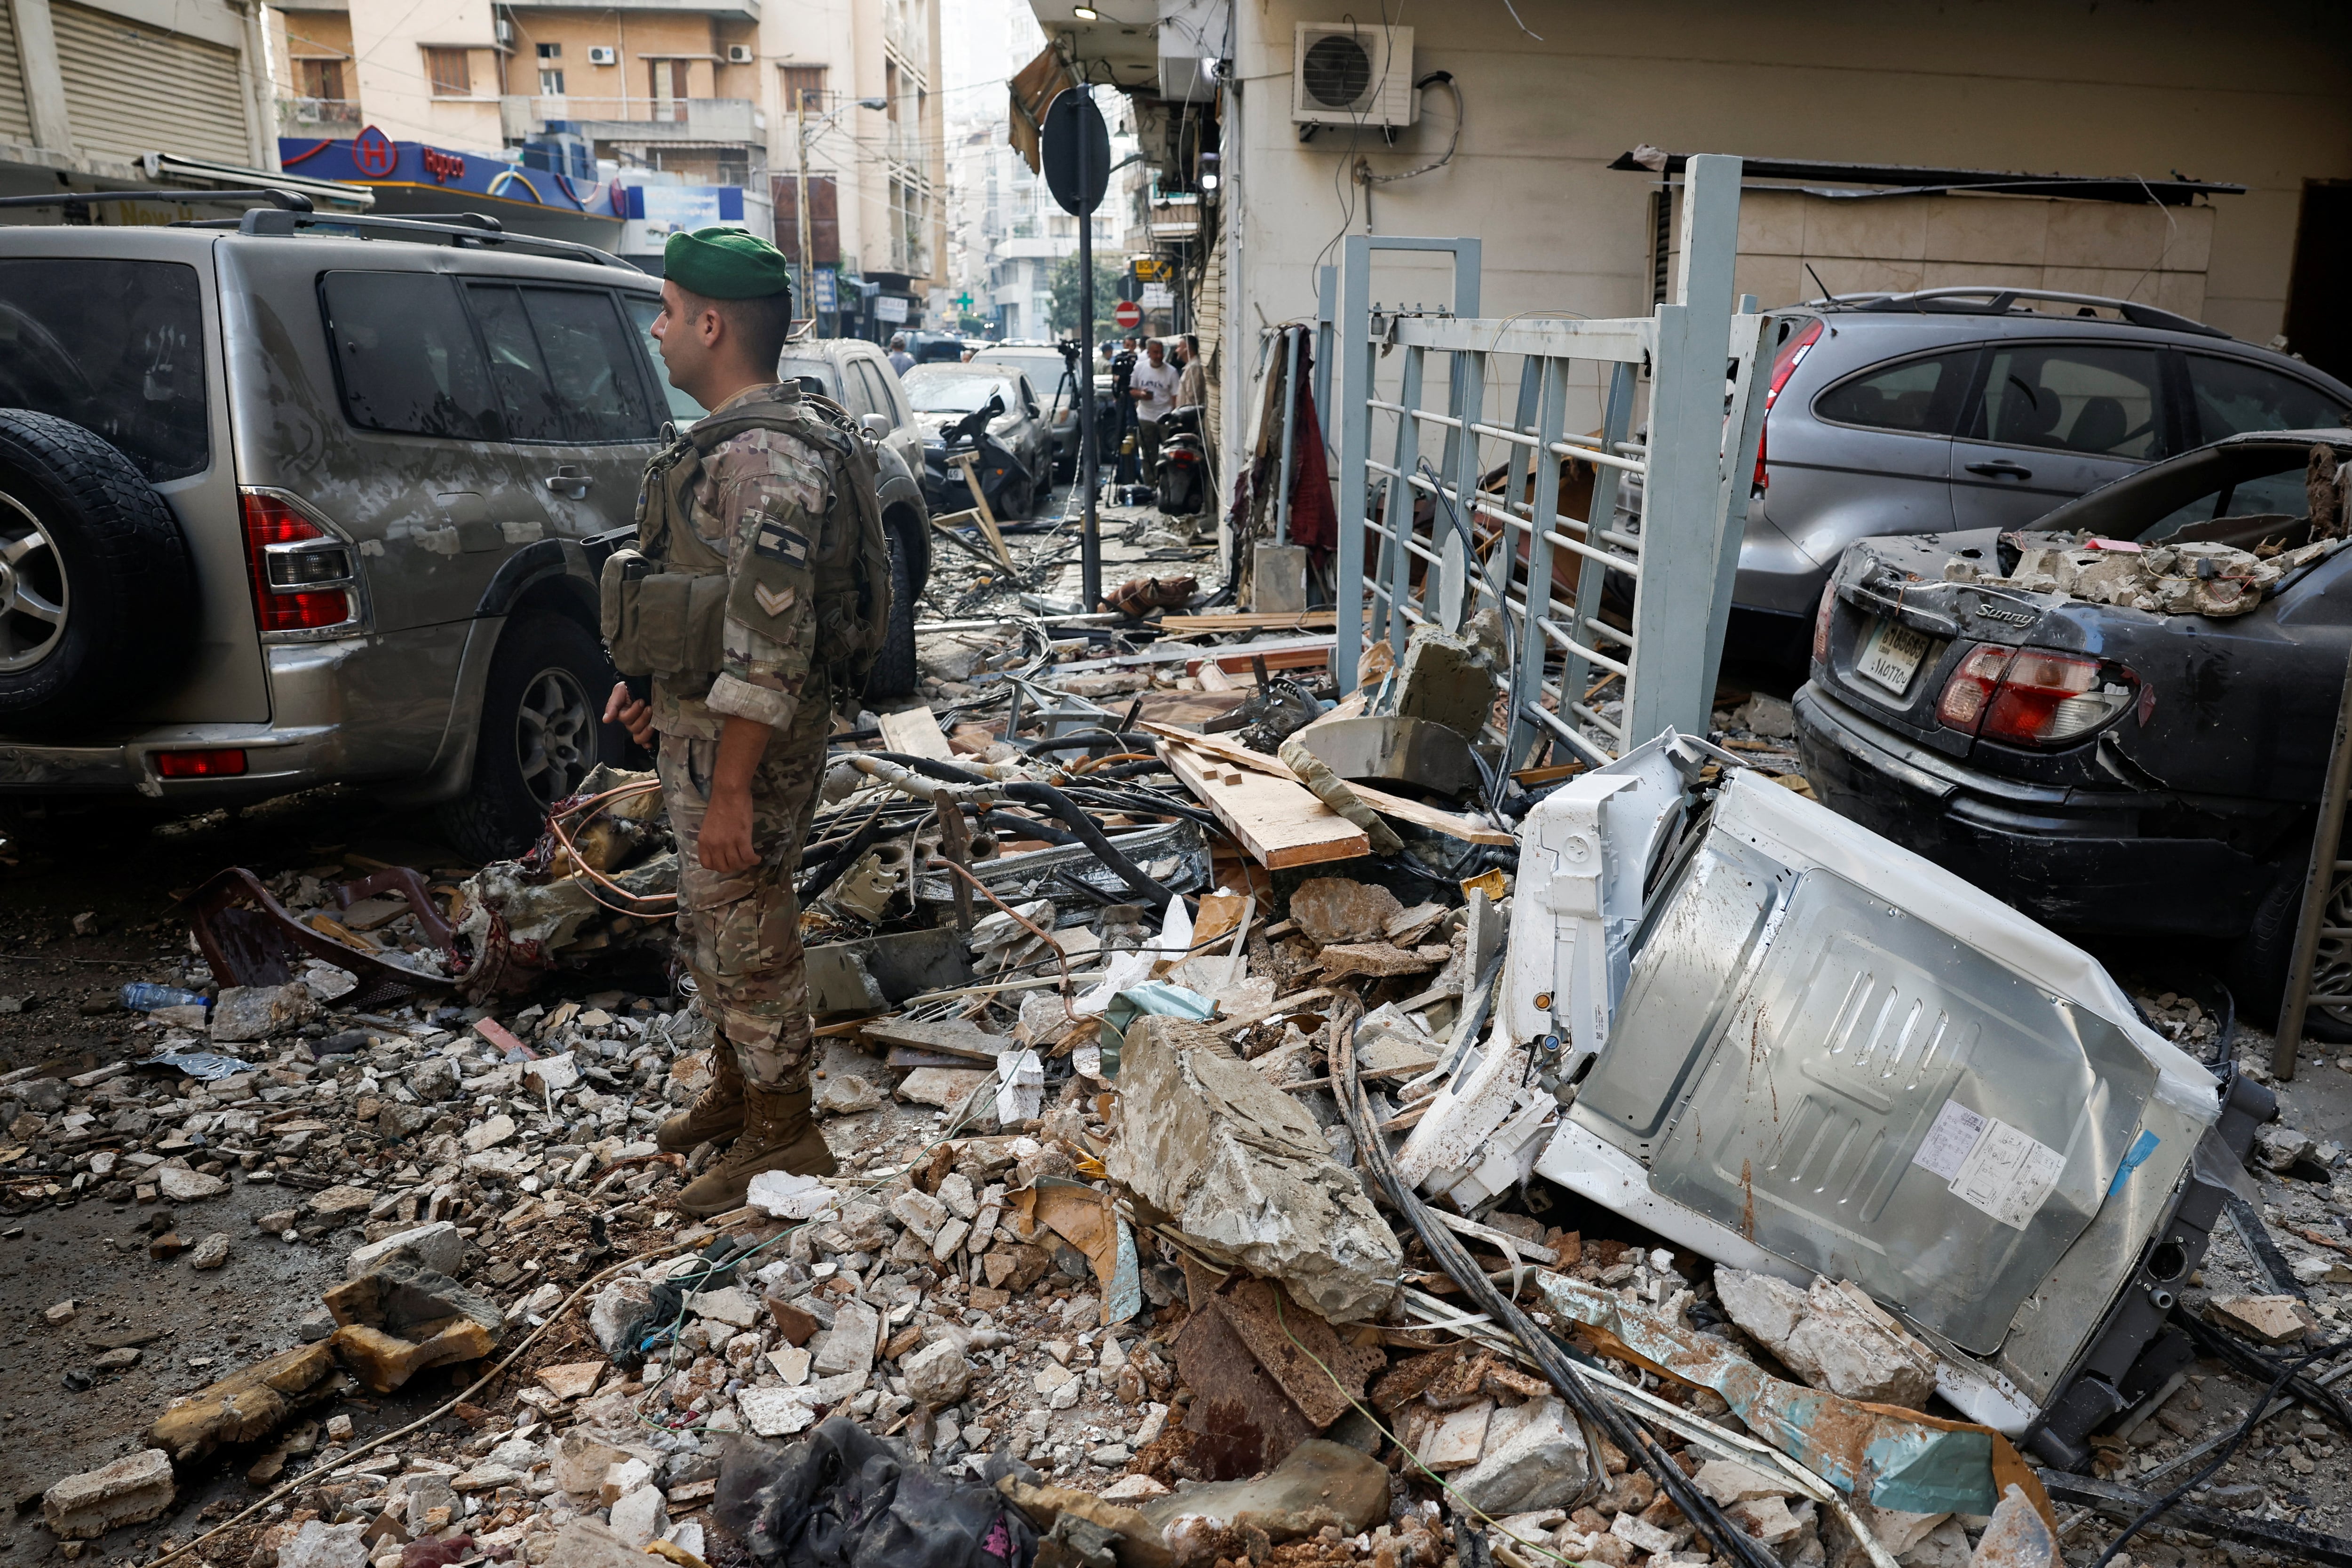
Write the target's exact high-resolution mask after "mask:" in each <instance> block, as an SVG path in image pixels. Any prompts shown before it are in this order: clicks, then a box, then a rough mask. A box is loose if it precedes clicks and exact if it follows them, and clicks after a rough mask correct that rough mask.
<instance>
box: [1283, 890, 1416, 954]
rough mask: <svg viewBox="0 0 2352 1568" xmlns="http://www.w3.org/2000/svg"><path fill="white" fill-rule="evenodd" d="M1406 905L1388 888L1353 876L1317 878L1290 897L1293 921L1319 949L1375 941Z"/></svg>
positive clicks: (1384, 932)
mask: <svg viewBox="0 0 2352 1568" xmlns="http://www.w3.org/2000/svg"><path fill="white" fill-rule="evenodd" d="M1403 912H1404V905H1403V904H1402V903H1400V902H1398V901H1397V896H1396V895H1395V894H1394V893H1391V892H1390V891H1389V890H1388V889H1386V888H1383V887H1381V886H1379V885H1377V884H1375V883H1371V882H1359V881H1357V880H1355V879H1353V878H1351V877H1315V878H1310V879H1307V881H1304V882H1301V883H1300V884H1299V885H1298V890H1297V891H1296V892H1294V893H1292V894H1291V895H1290V918H1291V919H1292V920H1294V921H1297V922H1298V929H1299V930H1300V931H1303V932H1305V933H1306V935H1307V940H1308V941H1310V942H1314V943H1315V944H1316V945H1317V946H1318V947H1319V946H1324V945H1326V944H1328V943H1330V942H1376V941H1378V940H1380V939H1381V938H1382V937H1385V936H1386V935H1387V934H1388V927H1389V921H1391V920H1393V919H1395V918H1396V917H1397V916H1398V915H1400V914H1402V913H1403Z"/></svg>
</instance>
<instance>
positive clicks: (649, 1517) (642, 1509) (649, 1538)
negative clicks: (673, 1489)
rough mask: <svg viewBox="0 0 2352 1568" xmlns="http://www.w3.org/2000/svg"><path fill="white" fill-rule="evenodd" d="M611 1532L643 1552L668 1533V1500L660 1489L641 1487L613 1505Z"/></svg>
mask: <svg viewBox="0 0 2352 1568" xmlns="http://www.w3.org/2000/svg"><path fill="white" fill-rule="evenodd" d="M612 1529H613V1533H614V1535H616V1536H618V1537H619V1538H620V1540H621V1542H622V1543H623V1544H624V1545H627V1546H634V1547H635V1548H636V1549H637V1550H638V1551H640V1552H642V1551H644V1550H645V1549H646V1547H647V1546H649V1545H651V1544H652V1543H653V1542H655V1541H656V1540H658V1539H659V1538H660V1537H661V1536H662V1535H663V1534H664V1533H665V1532H667V1531H668V1529H669V1500H667V1498H665V1497H663V1496H662V1494H661V1489H660V1488H659V1487H655V1486H642V1487H639V1488H637V1489H635V1491H632V1492H629V1493H627V1494H626V1495H625V1496H624V1497H622V1498H621V1499H620V1500H618V1501H616V1502H614V1504H613V1511H612Z"/></svg>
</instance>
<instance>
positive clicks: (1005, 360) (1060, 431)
mask: <svg viewBox="0 0 2352 1568" xmlns="http://www.w3.org/2000/svg"><path fill="white" fill-rule="evenodd" d="M964 363H966V364H967V365H970V366H972V367H974V368H977V367H980V366H982V365H994V366H1001V367H1003V368H1006V369H1011V370H1017V371H1019V372H1021V373H1022V374H1024V375H1026V376H1027V377H1028V378H1029V384H1030V385H1031V386H1032V387H1033V388H1034V389H1035V390H1036V391H1037V392H1038V393H1039V394H1040V395H1042V397H1043V400H1044V403H1045V424H1046V426H1047V427H1048V428H1049V429H1051V431H1052V432H1053V446H1054V480H1055V483H1056V484H1066V483H1068V482H1069V481H1070V480H1071V479H1074V478H1076V475H1077V471H1078V394H1077V388H1076V384H1075V383H1074V382H1072V381H1071V379H1070V377H1071V374H1072V372H1071V370H1070V362H1068V361H1066V360H1065V359H1064V358H1063V357H1062V351H1061V350H1060V349H1058V348H1056V347H1055V346H1054V345H1053V344H1052V343H1047V342H1003V343H991V344H989V345H988V346H987V347H986V348H984V349H982V350H981V351H980V352H979V353H976V354H974V355H972V356H971V359H969V360H967V361H965V362H964Z"/></svg>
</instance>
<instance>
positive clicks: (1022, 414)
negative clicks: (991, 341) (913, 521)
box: [904, 364, 1053, 518]
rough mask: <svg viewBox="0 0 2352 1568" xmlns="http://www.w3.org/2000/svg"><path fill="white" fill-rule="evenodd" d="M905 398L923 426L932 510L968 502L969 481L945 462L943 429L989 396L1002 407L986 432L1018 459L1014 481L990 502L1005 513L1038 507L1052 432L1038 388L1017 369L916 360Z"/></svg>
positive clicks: (1047, 481) (1046, 484) (1046, 482)
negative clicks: (928, 362) (1000, 498)
mask: <svg viewBox="0 0 2352 1568" xmlns="http://www.w3.org/2000/svg"><path fill="white" fill-rule="evenodd" d="M904 384H905V387H906V392H907V399H908V402H909V403H911V404H913V405H914V408H915V413H916V415H917V416H918V417H919V419H920V420H921V421H922V424H923V426H924V447H923V458H924V467H923V470H922V472H923V476H924V479H923V493H924V496H925V498H926V499H927V500H929V502H930V504H931V510H933V511H935V512H949V511H961V510H965V509H966V508H968V507H970V506H971V487H970V486H968V485H967V484H966V483H965V482H964V478H963V475H962V473H961V471H959V470H957V469H955V468H950V467H949V466H948V443H947V432H948V430H949V428H950V426H954V425H956V424H958V423H960V422H961V421H962V420H963V419H964V418H965V416H968V415H971V414H973V413H976V412H978V411H979V410H980V409H982V408H984V407H986V406H987V405H988V400H989V399H990V398H992V397H993V398H996V399H998V400H1000V401H1001V402H1002V403H1003V405H1004V412H1003V413H1002V414H999V415H998V416H995V417H994V418H993V419H991V420H990V421H989V422H988V430H989V434H990V435H992V436H993V437H996V439H997V440H999V441H1001V442H1003V444H1004V446H1005V447H1006V448H1007V449H1008V450H1009V451H1011V453H1012V454H1013V458H1015V459H1017V460H1018V461H1019V463H1020V465H1021V468H1022V470H1023V473H1022V475H1021V478H1020V479H1019V481H1018V482H1017V483H1013V484H1010V485H1007V486H1006V487H1005V488H1004V489H1003V490H1002V491H1000V492H998V493H999V494H1001V495H1002V496H1003V501H1002V503H1001V504H1000V503H999V502H998V500H997V499H996V496H994V495H992V496H991V498H990V505H991V506H992V508H993V509H994V510H996V511H997V512H998V514H999V515H1000V516H1003V517H1008V518H1025V517H1028V516H1030V515H1031V514H1032V513H1034V511H1035V510H1037V500H1038V497H1039V495H1040V493H1041V492H1045V491H1048V490H1049V489H1050V488H1051V483H1052V480H1051V478H1050V475H1051V473H1052V468H1051V464H1052V460H1053V437H1052V434H1051V432H1050V431H1049V430H1048V429H1047V427H1046V425H1045V405H1043V404H1042V403H1040V402H1039V401H1038V397H1037V389H1036V388H1035V387H1034V385H1032V384H1031V383H1030V380H1029V377H1028V376H1027V375H1026V374H1024V373H1023V372H1021V371H1019V370H1013V369H1007V368H1003V367H996V366H992V367H988V368H985V369H975V368H974V367H973V366H971V365H967V364H952V365H949V364H919V365H917V366H915V368H914V369H912V370H910V371H908V373H907V374H906V379H905V382H904Z"/></svg>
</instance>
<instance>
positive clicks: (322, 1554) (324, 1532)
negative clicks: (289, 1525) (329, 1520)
mask: <svg viewBox="0 0 2352 1568" xmlns="http://www.w3.org/2000/svg"><path fill="white" fill-rule="evenodd" d="M366 1531H367V1521H365V1520H356V1521H352V1523H350V1524H326V1523H322V1522H321V1521H318V1520H315V1519H310V1520H305V1521H302V1528H301V1529H299V1530H298V1531H295V1532H294V1538H293V1539H292V1540H291V1541H289V1542H287V1543H286V1544H285V1545H283V1546H281V1547H279V1548H278V1568H367V1565H368V1549H367V1542H365V1541H363V1540H362V1539H361V1538H362V1536H363V1535H364V1534H365V1533H366Z"/></svg>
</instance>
